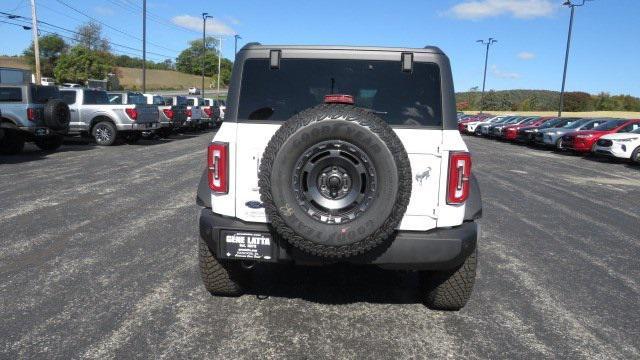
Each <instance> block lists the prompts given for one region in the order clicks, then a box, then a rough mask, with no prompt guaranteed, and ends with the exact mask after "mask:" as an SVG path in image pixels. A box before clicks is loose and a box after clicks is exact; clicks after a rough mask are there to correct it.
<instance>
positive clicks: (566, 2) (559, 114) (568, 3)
mask: <svg viewBox="0 0 640 360" xmlns="http://www.w3.org/2000/svg"><path fill="white" fill-rule="evenodd" d="M586 1H591V0H582V2H581V3H580V4H574V3H572V2H571V0H567V1H565V2H564V4H562V5H563V6H568V7H570V8H571V16H570V17H569V34H568V35H567V50H566V52H565V53H564V71H563V72H562V87H561V88H560V105H559V106H558V117H561V116H562V109H563V107H564V85H565V82H566V80H567V64H568V63H569V47H571V32H572V29H573V14H574V12H575V7H576V6H582V5H584V3H585V2H586Z"/></svg>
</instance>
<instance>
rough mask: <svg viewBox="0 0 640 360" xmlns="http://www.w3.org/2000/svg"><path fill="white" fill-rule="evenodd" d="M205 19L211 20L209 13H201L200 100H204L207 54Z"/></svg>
mask: <svg viewBox="0 0 640 360" xmlns="http://www.w3.org/2000/svg"><path fill="white" fill-rule="evenodd" d="M207 19H213V16H211V15H209V13H202V98H203V99H204V65H205V55H206V54H207V38H206V33H207Z"/></svg>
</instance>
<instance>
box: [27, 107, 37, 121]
mask: <svg viewBox="0 0 640 360" xmlns="http://www.w3.org/2000/svg"><path fill="white" fill-rule="evenodd" d="M27 119H29V121H36V109H32V108H28V109H27Z"/></svg>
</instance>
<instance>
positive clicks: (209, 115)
mask: <svg viewBox="0 0 640 360" xmlns="http://www.w3.org/2000/svg"><path fill="white" fill-rule="evenodd" d="M202 110H204V113H205V114H207V117H211V108H203V109H202Z"/></svg>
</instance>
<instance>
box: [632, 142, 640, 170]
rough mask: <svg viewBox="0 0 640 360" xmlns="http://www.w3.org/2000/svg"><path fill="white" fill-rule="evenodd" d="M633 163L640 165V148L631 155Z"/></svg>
mask: <svg viewBox="0 0 640 360" xmlns="http://www.w3.org/2000/svg"><path fill="white" fill-rule="evenodd" d="M631 162H632V163H635V164H638V165H640V146H638V147H637V148H636V149H635V150H633V152H632V153H631Z"/></svg>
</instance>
